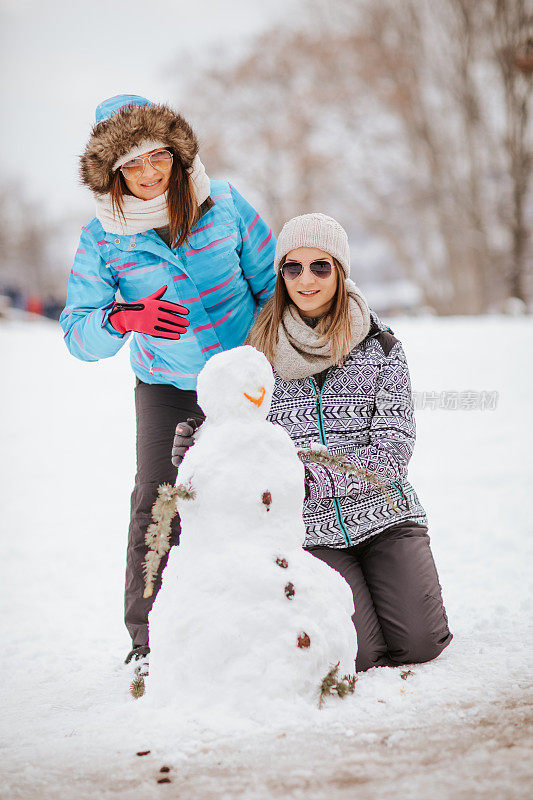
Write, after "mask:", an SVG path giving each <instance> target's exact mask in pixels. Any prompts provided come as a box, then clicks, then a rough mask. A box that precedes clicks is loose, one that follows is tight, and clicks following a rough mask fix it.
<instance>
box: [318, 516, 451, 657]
mask: <svg viewBox="0 0 533 800" xmlns="http://www.w3.org/2000/svg"><path fill="white" fill-rule="evenodd" d="M309 552H310V553H312V554H313V555H314V556H316V557H317V558H320V559H321V560H322V561H325V562H326V564H329V565H330V567H333V569H336V570H337V572H339V573H340V574H341V575H342V576H343V578H344V579H345V580H346V581H347V582H348V584H349V586H350V588H351V590H352V592H353V598H354V606H355V613H354V615H353V617H352V619H353V622H354V625H355V629H356V631H357V641H358V652H357V660H356V662H355V667H356V671H357V672H363V671H364V670H367V669H370V667H383V666H398V665H399V664H413V663H417V662H422V661H431V660H432V659H434V658H436V657H437V656H438V655H439V654H440V653H441V652H442V651H443V650H444V648H445V647H446V646H447V645H448V644H449V643H450V642H451V640H452V638H453V637H452V634H451V633H450V631H449V629H448V618H447V616H446V611H445V609H444V605H443V601H442V593H441V587H440V584H439V578H438V575H437V570H436V567H435V562H434V560H433V556H432V553H431V549H430V546H429V536H428V532H427V528H426V527H425V525H419V524H416V523H414V522H404V523H402V524H398V525H395V526H394V527H392V528H388V529H387V530H385V531H383V532H382V533H378V534H376V536H373V537H372V538H370V539H369V540H368V541H365V542H362V543H361V544H359V545H354V546H352V547H346V548H343V549H340V550H337V549H334V548H332V547H314V548H312V549H310V550H309Z"/></svg>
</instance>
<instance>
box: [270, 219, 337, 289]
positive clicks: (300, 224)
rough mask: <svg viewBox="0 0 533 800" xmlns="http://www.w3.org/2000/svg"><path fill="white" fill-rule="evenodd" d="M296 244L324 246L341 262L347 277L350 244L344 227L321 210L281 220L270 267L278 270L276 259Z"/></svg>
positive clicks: (280, 257) (318, 247)
mask: <svg viewBox="0 0 533 800" xmlns="http://www.w3.org/2000/svg"><path fill="white" fill-rule="evenodd" d="M297 247H316V248H317V249H318V250H324V252H325V253H329V254H330V255H331V256H333V257H334V258H336V259H337V261H338V262H339V263H340V264H341V266H342V268H343V270H344V274H345V276H346V278H349V277H350V248H349V245H348V236H347V235H346V231H345V230H344V228H343V227H342V225H339V223H338V222H337V221H336V220H334V219H333V218H332V217H327V216H326V215H325V214H318V213H314V214H302V215H301V216H300V217H293V218H292V219H290V220H289V221H288V222H286V223H285V225H284V226H283V228H282V229H281V233H280V235H279V236H278V242H277V245H276V254H275V256H274V270H275V271H276V273H277V272H279V266H280V261H281V260H282V258H283V257H284V256H286V255H287V253H290V251H291V250H296V248H297Z"/></svg>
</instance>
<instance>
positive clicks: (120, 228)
mask: <svg viewBox="0 0 533 800" xmlns="http://www.w3.org/2000/svg"><path fill="white" fill-rule="evenodd" d="M189 174H190V176H191V180H192V182H193V186H194V190H195V193H196V200H197V203H198V205H199V206H201V205H202V203H203V202H204V200H207V198H208V197H209V192H210V191H211V182H210V180H209V178H208V176H207V173H206V171H205V167H204V165H203V164H202V162H201V161H200V157H199V156H198V155H197V156H195V158H194V161H193V162H192V167H191V168H190V169H189ZM122 200H123V204H124V219H122V215H121V214H118V213H117V214H116V215H115V214H114V213H113V205H112V203H111V195H109V194H105V195H103V197H96V216H97V217H98V219H99V220H100V222H101V224H102V228H103V229H104V231H106V232H107V233H119V234H121V235H122V236H132V235H133V234H134V233H144V232H145V231H149V230H152V228H163V227H165V225H168V210H167V193H166V192H165V193H164V194H160V195H158V196H157V197H154V198H152V199H151V200H141V199H140V198H139V197H135V196H133V195H124V196H123V198H122Z"/></svg>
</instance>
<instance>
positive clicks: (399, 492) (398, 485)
mask: <svg viewBox="0 0 533 800" xmlns="http://www.w3.org/2000/svg"><path fill="white" fill-rule="evenodd" d="M391 483H392V485H393V486H394V488H395V489H396V491H397V492H398V494H399V495H400V497H401V498H402V500H405V505H406V507H407V510H408V511H409V500H408V499H407V496H406V494H405V492H404V490H403V488H402V485H401V484H400V483H397V482H396V481H391Z"/></svg>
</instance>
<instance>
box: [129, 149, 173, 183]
mask: <svg viewBox="0 0 533 800" xmlns="http://www.w3.org/2000/svg"><path fill="white" fill-rule="evenodd" d="M172 158H173V156H172V153H169V151H168V150H156V152H155V153H150V155H149V156H138V157H137V158H132V159H131V161H126V163H125V164H123V165H122V166H121V168H120V171H121V172H122V174H123V175H124V176H125V177H126V178H130V179H134V180H136V179H138V178H140V177H141V175H142V174H143V172H144V165H145V162H146V161H149V162H150V164H151V165H152V167H153V168H154V169H157V170H158V171H159V172H168V170H169V169H170V168H171V166H172Z"/></svg>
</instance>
